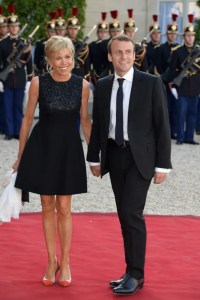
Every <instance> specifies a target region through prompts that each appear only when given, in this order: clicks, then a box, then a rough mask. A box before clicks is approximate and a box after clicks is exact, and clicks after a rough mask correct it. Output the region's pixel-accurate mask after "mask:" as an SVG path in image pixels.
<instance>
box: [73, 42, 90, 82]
mask: <svg viewBox="0 0 200 300" xmlns="http://www.w3.org/2000/svg"><path fill="white" fill-rule="evenodd" d="M72 42H73V45H74V48H75V59H74V60H75V66H74V68H73V70H72V73H73V74H76V75H78V76H81V77H83V78H85V79H86V80H88V81H89V78H90V61H89V46H88V45H87V44H85V43H83V42H82V41H79V40H72Z"/></svg>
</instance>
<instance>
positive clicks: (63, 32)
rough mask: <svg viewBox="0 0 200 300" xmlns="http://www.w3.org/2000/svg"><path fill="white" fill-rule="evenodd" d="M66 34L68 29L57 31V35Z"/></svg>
mask: <svg viewBox="0 0 200 300" xmlns="http://www.w3.org/2000/svg"><path fill="white" fill-rule="evenodd" d="M65 34H66V29H65V28H59V29H56V35H59V36H65Z"/></svg>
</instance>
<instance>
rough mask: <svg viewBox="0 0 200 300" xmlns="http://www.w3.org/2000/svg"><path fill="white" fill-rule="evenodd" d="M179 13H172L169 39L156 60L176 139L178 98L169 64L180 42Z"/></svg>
mask: <svg viewBox="0 0 200 300" xmlns="http://www.w3.org/2000/svg"><path fill="white" fill-rule="evenodd" d="M177 18H178V15H176V14H172V22H171V23H169V24H168V25H167V30H166V37H167V41H166V42H165V43H163V44H161V45H160V47H158V50H157V61H156V66H155V67H156V74H159V75H160V76H161V78H162V80H163V82H164V84H165V87H166V92H167V100H168V111H169V120H170V128H171V138H172V139H176V134H177V111H176V102H177V100H176V98H175V97H174V95H173V94H172V92H171V89H170V88H169V81H168V75H169V64H170V59H171V55H172V51H173V50H176V48H177V46H178V45H179V44H178V43H176V42H175V40H176V37H177V33H178V24H177V22H176V20H177Z"/></svg>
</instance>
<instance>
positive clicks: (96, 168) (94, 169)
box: [90, 165, 101, 177]
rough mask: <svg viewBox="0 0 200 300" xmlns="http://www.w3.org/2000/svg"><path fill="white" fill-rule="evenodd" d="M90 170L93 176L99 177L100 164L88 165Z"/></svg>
mask: <svg viewBox="0 0 200 300" xmlns="http://www.w3.org/2000/svg"><path fill="white" fill-rule="evenodd" d="M90 170H91V172H92V174H93V175H94V176H97V177H99V176H100V175H101V168H100V165H97V166H90Z"/></svg>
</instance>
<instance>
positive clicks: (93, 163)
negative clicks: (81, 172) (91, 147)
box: [88, 161, 100, 167]
mask: <svg viewBox="0 0 200 300" xmlns="http://www.w3.org/2000/svg"><path fill="white" fill-rule="evenodd" d="M88 163H89V165H90V166H91V167H94V166H99V165H100V162H90V161H88Z"/></svg>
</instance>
